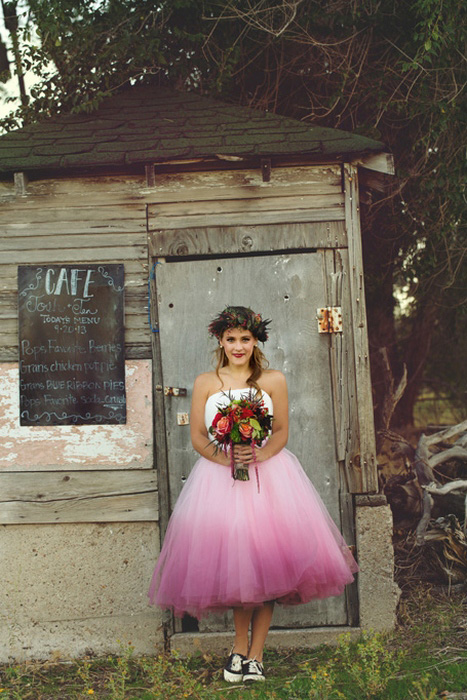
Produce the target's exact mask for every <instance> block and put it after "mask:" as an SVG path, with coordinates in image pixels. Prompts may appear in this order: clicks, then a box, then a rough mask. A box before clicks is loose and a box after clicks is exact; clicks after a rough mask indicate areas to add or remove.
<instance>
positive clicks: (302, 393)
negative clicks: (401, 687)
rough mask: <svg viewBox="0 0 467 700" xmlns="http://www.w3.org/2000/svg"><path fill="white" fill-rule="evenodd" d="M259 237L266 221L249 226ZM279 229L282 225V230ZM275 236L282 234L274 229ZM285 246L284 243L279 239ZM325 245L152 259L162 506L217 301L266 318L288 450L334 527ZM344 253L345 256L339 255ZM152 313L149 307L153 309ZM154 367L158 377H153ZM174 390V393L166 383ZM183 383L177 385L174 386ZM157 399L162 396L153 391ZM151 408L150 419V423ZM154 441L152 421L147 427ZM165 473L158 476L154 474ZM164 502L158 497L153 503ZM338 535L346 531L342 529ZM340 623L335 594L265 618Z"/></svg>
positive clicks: (182, 447) (207, 363)
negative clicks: (283, 386) (283, 384)
mask: <svg viewBox="0 0 467 700" xmlns="http://www.w3.org/2000/svg"><path fill="white" fill-rule="evenodd" d="M257 228H259V229H261V235H262V236H267V235H268V228H269V227H268V226H261V227H257ZM284 228H286V227H284ZM284 233H285V231H284ZM287 242H288V245H289V246H290V243H291V240H290V239H289V240H288V241H287ZM328 254H329V251H328V252H327V253H325V251H322V250H321V251H320V250H316V249H311V248H310V249H303V248H301V249H297V250H293V249H290V250H288V251H287V252H286V253H275V252H271V253H269V252H268V253H266V252H263V253H259V254H256V255H252V256H235V255H229V256H219V255H215V254H214V255H212V256H208V257H206V256H203V257H199V258H189V259H188V258H187V259H183V258H179V257H170V258H160V259H154V262H155V266H154V268H153V270H154V274H153V277H154V284H153V297H152V298H153V306H156V307H157V309H156V308H154V309H153V319H154V324H156V323H157V328H155V329H154V330H155V331H157V334H156V335H155V348H156V350H157V352H158V355H159V356H158V357H157V358H155V361H156V364H157V365H158V368H156V378H157V376H158V377H159V380H158V382H159V383H158V386H156V395H157V394H158V393H159V400H158V401H156V404H157V403H158V404H159V406H160V409H159V427H160V428H161V430H164V424H165V431H164V435H162V434H161V432H159V441H160V443H161V442H164V440H165V441H166V443H165V447H164V449H162V448H161V444H160V446H159V447H160V449H159V452H158V454H159V461H160V462H164V461H165V462H166V463H165V464H162V465H159V466H160V467H162V469H161V470H160V480H161V483H160V487H161V491H162V492H164V488H165V487H166V496H165V498H163V499H162V500H163V501H165V508H166V509H167V510H168V511H169V510H171V509H172V508H173V505H174V503H175V501H176V499H177V496H178V494H179V493H180V490H181V488H182V487H183V484H184V482H185V480H186V478H187V476H188V474H189V472H190V469H191V468H192V466H193V464H194V463H195V461H196V459H197V455H196V453H195V451H194V450H193V448H192V447H191V443H190V435H189V426H188V425H185V424H184V414H186V413H189V410H190V400H191V388H192V385H193V380H194V378H195V376H196V375H197V374H199V373H200V372H203V371H206V370H208V369H211V368H212V367H213V359H212V351H213V350H214V349H215V347H216V341H215V340H214V339H212V338H209V336H208V333H207V326H208V323H209V321H210V320H211V319H212V317H213V316H214V315H216V314H217V313H218V312H219V311H221V310H222V309H223V308H224V307H225V306H226V305H227V304H234V305H245V306H251V307H252V308H253V309H255V310H258V311H260V312H261V313H262V314H263V316H264V317H266V318H271V319H272V324H271V331H270V338H269V340H268V342H267V343H266V344H265V346H264V351H265V354H266V356H267V358H268V359H269V362H270V366H271V367H272V368H276V369H280V370H282V371H283V372H284V373H285V375H286V377H287V381H288V386H289V397H290V435H289V443H288V448H289V449H290V450H291V451H292V452H294V453H295V454H296V455H297V457H298V458H299V460H300V461H301V463H302V465H303V467H304V469H305V471H306V472H307V474H308V476H309V477H310V479H311V480H312V481H313V483H314V485H315V486H316V488H317V489H318V491H319V493H320V495H321V497H322V498H323V500H324V502H325V504H326V506H327V508H328V510H329V512H330V514H331V516H332V517H333V519H334V521H335V522H336V523H337V524H338V525H339V526H341V507H340V506H341V503H340V475H339V469H338V462H337V457H336V440H335V428H334V426H335V421H334V415H333V399H332V396H333V388H332V384H331V371H330V358H329V347H330V342H331V341H330V337H329V336H328V335H325V334H324V335H323V334H319V333H318V325H317V320H316V315H317V314H316V310H317V308H318V307H322V306H325V305H326V299H325V289H326V287H327V286H329V280H327V279H326V275H327V274H328V273H327V272H326V266H325V258H326V255H328ZM344 257H345V256H344ZM156 310H157V313H156ZM157 373H158V374H157ZM172 389H174V391H173V390H172ZM180 389H186V390H187V392H186V396H185V395H183V394H184V392H183V391H182V392H180V391H178V392H177V390H180ZM162 396H163V398H162ZM157 414H158V409H157V406H156V421H157V420H158V415H157ZM156 440H157V425H156ZM165 479H167V483H166V484H165V483H164V481H165ZM162 508H164V502H163V503H162ZM345 534H347V533H345ZM348 622H349V615H348V610H347V603H346V597H345V595H343V596H341V597H339V598H330V599H327V600H321V601H315V602H312V603H309V604H307V605H302V606H296V607H288V608H284V607H282V606H276V610H275V613H274V619H273V625H274V626H278V627H311V626H320V625H345V624H348ZM230 626H231V620H230V616H229V615H228V614H227V615H225V616H224V615H213V616H210V617H209V618H208V619H207V620H204V621H202V623H200V630H201V631H202V630H205V631H214V630H223V629H226V628H229V627H230Z"/></svg>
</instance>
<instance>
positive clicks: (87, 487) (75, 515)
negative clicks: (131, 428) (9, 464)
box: [0, 469, 158, 525]
mask: <svg viewBox="0 0 467 700" xmlns="http://www.w3.org/2000/svg"><path fill="white" fill-rule="evenodd" d="M157 519H158V504H157V475H156V471H155V470H154V469H145V470H133V469H132V470H122V471H120V470H119V471H70V472H65V471H56V472H3V473H2V472H0V523H1V524H10V525H11V524H19V523H23V524H24V523H29V524H31V523H71V522H87V523H90V522H132V521H141V520H147V521H152V520H157Z"/></svg>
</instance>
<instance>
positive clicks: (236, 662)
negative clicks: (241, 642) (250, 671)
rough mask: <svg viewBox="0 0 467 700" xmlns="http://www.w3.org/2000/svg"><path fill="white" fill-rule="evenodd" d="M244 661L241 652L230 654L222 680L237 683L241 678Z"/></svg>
mask: <svg viewBox="0 0 467 700" xmlns="http://www.w3.org/2000/svg"><path fill="white" fill-rule="evenodd" d="M244 661H246V656H243V654H236V653H233V654H230V656H229V658H228V659H227V663H226V665H225V668H224V680H225V681H227V682H228V683H238V682H240V681H241V680H242V677H243V672H242V667H243V662H244Z"/></svg>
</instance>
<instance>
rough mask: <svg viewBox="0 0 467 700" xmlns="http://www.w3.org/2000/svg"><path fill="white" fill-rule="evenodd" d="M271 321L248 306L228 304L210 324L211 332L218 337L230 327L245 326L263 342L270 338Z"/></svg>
mask: <svg viewBox="0 0 467 700" xmlns="http://www.w3.org/2000/svg"><path fill="white" fill-rule="evenodd" d="M270 323H271V321H270V320H267V321H263V319H262V318H261V316H260V314H255V312H254V311H252V310H251V309H247V307H246V306H226V308H225V309H224V310H223V311H221V312H220V314H219V315H218V316H216V318H215V319H213V320H212V321H211V323H210V324H209V333H210V334H211V335H215V336H216V338H222V334H223V333H224V331H226V330H227V329H228V328H245V329H246V330H248V331H251V333H252V335H254V336H255V338H257V339H258V340H259V341H260V342H261V343H265V342H266V340H267V339H268V333H267V326H268V325H269V324H270Z"/></svg>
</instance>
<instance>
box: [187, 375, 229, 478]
mask: <svg viewBox="0 0 467 700" xmlns="http://www.w3.org/2000/svg"><path fill="white" fill-rule="evenodd" d="M210 386H211V381H210V378H209V374H208V373H205V374H200V375H199V376H198V377H196V379H195V383H194V385H193V394H192V397H191V413H190V433H191V444H192V445H193V447H194V448H195V450H196V452H198V453H199V454H200V455H201V456H202V457H206V459H210V460H211V462H217V464H222V465H224V466H230V457H228V456H226V455H225V454H224V453H223V452H222V451H221V450H219V449H218V450H217V451H216V447H215V445H213V444H212V443H211V440H212V438H211V437H209V435H208V431H207V430H206V426H205V425H204V409H205V406H206V401H207V398H208V396H209V388H210Z"/></svg>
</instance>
